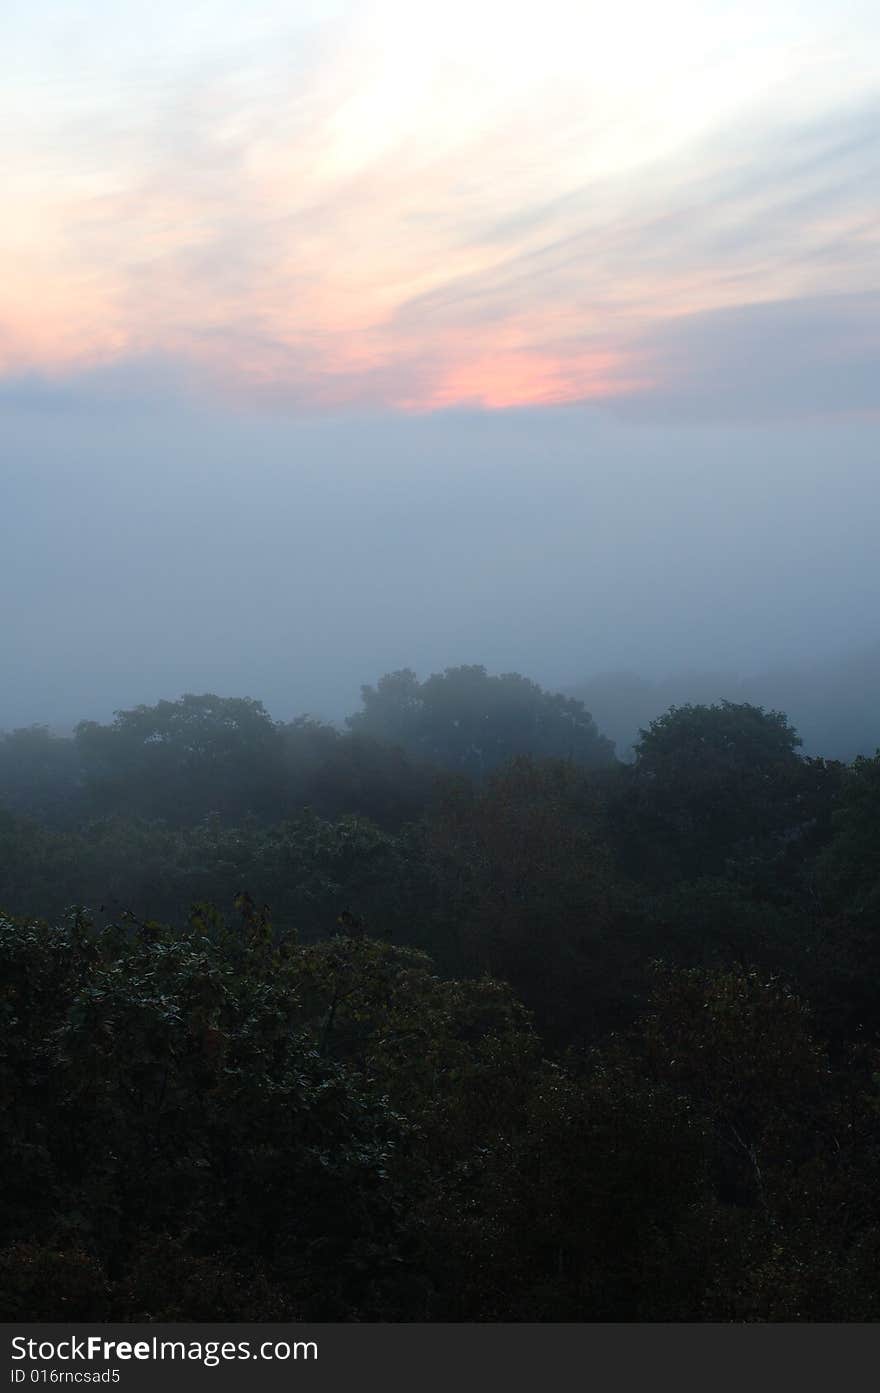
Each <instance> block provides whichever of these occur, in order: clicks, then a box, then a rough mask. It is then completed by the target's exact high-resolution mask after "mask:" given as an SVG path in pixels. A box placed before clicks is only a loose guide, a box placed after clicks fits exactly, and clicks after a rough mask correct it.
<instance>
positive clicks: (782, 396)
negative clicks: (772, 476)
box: [618, 293, 880, 423]
mask: <svg viewBox="0 0 880 1393" xmlns="http://www.w3.org/2000/svg"><path fill="white" fill-rule="evenodd" d="M634 352H635V353H636V354H637V355H641V356H642V357H643V358H644V360H645V376H646V377H647V376H649V375H650V374H651V373H652V372H653V373H654V374H655V375H656V381H657V385H656V387H654V388H653V389H651V390H647V391H644V392H642V393H640V394H639V395H638V396H635V397H633V398H632V399H630V400H628V401H625V402H623V403H618V409H619V410H620V411H621V412H622V414H624V415H628V416H630V417H631V418H633V419H641V420H652V421H657V420H658V419H667V418H668V419H676V418H683V419H693V420H699V419H702V420H707V421H708V420H714V421H725V420H727V421H732V422H741V423H747V422H752V421H756V420H766V419H773V418H791V417H801V418H810V417H817V416H823V415H827V416H834V415H846V414H851V415H860V414H866V415H874V416H876V415H878V414H880V293H875V294H872V295H845V296H828V297H824V298H823V297H817V298H814V299H804V300H791V301H777V302H774V303H770V304H758V305H743V306H736V307H733V308H729V309H723V310H711V311H708V312H705V313H702V314H696V315H688V316H686V317H684V318H681V319H676V320H672V321H670V322H668V323H665V324H662V325H660V326H658V327H657V328H656V329H654V330H653V331H651V332H650V333H649V334H647V335H646V336H645V337H644V338H643V339H642V341H641V342H640V343H639V344H638V345H635V346H634Z"/></svg>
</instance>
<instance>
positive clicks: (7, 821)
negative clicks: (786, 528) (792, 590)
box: [0, 666, 880, 1322]
mask: <svg viewBox="0 0 880 1393" xmlns="http://www.w3.org/2000/svg"><path fill="white" fill-rule="evenodd" d="M631 753H632V757H631V758H630V757H629V756H628V757H627V758H626V759H619V758H618V757H617V755H616V752H615V747H614V744H613V743H612V741H611V740H609V739H607V738H605V736H604V735H603V734H602V733H601V732H600V730H599V729H598V728H597V725H596V722H595V721H594V720H593V717H592V716H591V714H590V712H589V711H588V710H587V708H586V706H585V705H584V704H583V703H582V702H581V701H580V700H578V699H577V698H576V697H571V696H564V695H559V694H555V693H552V692H549V691H546V690H544V689H542V688H541V687H540V686H539V685H537V684H536V683H535V682H533V681H530V680H529V679H527V678H526V677H523V676H520V675H518V674H506V675H502V676H492V675H489V673H488V672H487V671H486V669H485V668H483V667H480V666H470V667H458V668H449V669H447V670H446V671H444V672H442V673H438V674H435V675H433V676H429V677H428V678H427V679H424V680H420V679H419V677H418V676H417V675H416V674H415V673H414V672H412V671H410V670H408V669H407V670H403V671H398V672H393V673H389V674H386V675H385V676H384V677H382V678H381V679H380V680H379V681H378V682H377V683H376V685H375V686H365V687H364V688H363V689H362V703H361V708H360V709H359V710H358V711H357V712H356V713H354V714H353V715H351V716H350V717H349V719H348V721H347V722H346V724H345V726H344V728H339V727H336V726H334V725H330V724H327V723H324V722H322V721H320V720H316V719H313V718H311V717H308V716H303V717H300V718H298V719H295V720H292V721H288V722H283V721H277V720H274V719H272V717H271V716H270V715H269V713H268V712H267V711H266V709H265V708H264V706H263V705H262V704H261V703H260V702H259V701H257V700H254V699H252V698H244V697H242V698H231V697H221V696H217V695H212V694H205V695H196V694H190V695H186V696H184V697H182V698H180V699H179V700H163V701H160V702H158V704H156V705H153V706H139V707H136V708H134V709H130V710H123V711H119V712H117V714H116V716H115V718H114V719H113V720H112V722H109V723H107V724H101V723H98V722H94V721H84V722H81V723H80V724H79V725H78V726H77V727H76V729H75V731H74V732H73V734H72V735H70V736H61V735H58V734H55V733H53V732H52V731H51V730H50V729H48V728H46V727H41V726H33V727H26V728H22V729H18V730H13V731H11V732H9V733H7V734H6V735H4V736H3V737H2V738H0V906H2V913H0V1096H2V1107H0V1118H2V1121H0V1148H2V1174H3V1175H4V1177H5V1183H4V1186H3V1189H2V1194H0V1308H2V1310H3V1311H4V1312H5V1319H7V1320H30V1321H37V1320H44V1321H49V1320H54V1321H57V1320H69V1321H99V1320H103V1321H206V1320H215V1321H248V1320H255V1321H274V1320H318V1321H406V1322H410V1321H468V1322H498V1321H517V1322H519V1321H539V1322H545V1321H651V1322H657V1321H673V1322H678V1321H715V1322H717V1321H720V1322H770V1321H798V1322H801V1321H873V1320H877V1319H880V1290H878V1284H877V1277H876V1273H877V1269H878V1262H880V1087H878V1085H880V993H878V987H877V983H878V980H880V934H878V931H877V930H878V913H880V753H878V754H876V755H874V756H872V757H869V756H866V755H861V756H858V757H857V758H855V759H854V760H852V761H851V762H848V763H846V762H843V761H837V760H831V759H825V758H820V757H818V756H806V755H804V754H803V752H802V745H801V740H800V737H799V734H798V732H797V730H796V729H795V728H794V726H793V725H792V723H791V721H790V720H789V718H788V717H787V715H785V714H784V713H782V712H780V711H777V710H767V709H764V708H762V707H761V706H757V705H753V704H751V703H749V702H745V701H722V700H719V701H717V702H711V703H705V704H691V703H684V704H681V705H673V706H671V707H670V708H669V709H668V710H667V711H666V712H665V713H664V714H662V715H660V716H659V717H658V718H656V719H654V720H652V721H650V723H649V724H648V725H647V726H646V727H645V728H643V729H641V731H640V733H639V736H638V739H637V740H636V741H635V744H634V746H633V750H632V752H631Z"/></svg>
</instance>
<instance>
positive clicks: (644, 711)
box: [567, 643, 880, 760]
mask: <svg viewBox="0 0 880 1393" xmlns="http://www.w3.org/2000/svg"><path fill="white" fill-rule="evenodd" d="M567 695H569V696H574V697H577V698H579V699H580V700H581V701H583V702H584V703H585V704H586V706H587V709H588V710H589V711H590V712H591V713H592V715H593V718H594V720H595V721H596V724H597V725H598V727H599V729H600V730H601V731H602V733H603V735H607V736H609V737H610V738H611V739H612V740H614V742H615V744H616V746H617V754H618V756H619V757H620V758H621V759H629V758H631V754H632V745H633V742H634V741H635V740H637V739H638V732H639V729H640V727H646V726H647V725H648V724H649V723H650V722H651V721H652V720H654V719H655V717H657V716H659V715H661V714H662V712H664V711H666V710H667V709H668V708H669V707H670V706H672V705H673V704H674V705H677V706H681V705H684V704H685V703H686V702H713V701H719V700H721V699H722V698H726V699H727V700H729V701H749V702H753V703H754V704H755V705H757V706H764V707H766V708H768V709H770V708H775V709H777V710H780V711H784V712H785V713H786V714H787V715H788V716H789V717H790V718H791V720H792V722H793V724H794V725H795V726H796V727H797V730H798V732H799V733H800V735H801V737H802V739H803V742H804V744H803V752H804V753H805V754H809V755H824V756H825V757H826V758H827V759H842V760H850V759H853V758H854V757H855V756H856V755H859V754H864V755H872V754H874V753H875V751H876V750H877V749H878V748H880V643H877V644H874V645H872V646H871V647H870V648H866V649H861V650H859V651H857V652H855V653H848V654H845V655H843V656H838V657H837V658H834V659H824V660H823V661H821V662H816V663H812V664H805V665H803V666H801V667H794V666H792V667H787V668H777V669H773V670H771V671H768V672H764V673H758V674H755V675H754V676H751V677H741V676H739V674H737V673H731V672H699V671H692V672H679V673H674V674H672V675H671V676H669V677H666V678H663V679H662V680H660V681H650V680H648V679H646V678H643V677H639V676H638V675H637V674H636V673H632V672H608V673H600V674H598V675H597V676H595V677H591V678H590V679H588V680H587V681H584V682H580V683H578V684H577V685H576V686H574V687H571V688H570V689H569V690H568V693H567Z"/></svg>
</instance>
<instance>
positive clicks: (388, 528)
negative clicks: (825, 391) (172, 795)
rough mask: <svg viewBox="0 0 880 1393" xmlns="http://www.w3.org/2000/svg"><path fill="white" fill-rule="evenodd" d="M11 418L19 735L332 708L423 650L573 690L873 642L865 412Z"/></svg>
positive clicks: (25, 410)
mask: <svg viewBox="0 0 880 1393" xmlns="http://www.w3.org/2000/svg"><path fill="white" fill-rule="evenodd" d="M3 407H4V436H3V444H2V460H0V468H2V489H3V509H2V518H0V529H2V553H0V554H2V578H3V587H2V601H0V603H2V607H3V656H4V671H5V680H4V683H3V688H2V694H0V727H3V728H7V729H9V728H12V727H14V726H17V725H22V724H29V723H31V722H37V721H39V722H48V723H51V724H54V725H58V726H63V725H65V724H70V723H72V722H74V721H76V720H78V719H80V718H83V717H92V718H96V719H106V718H107V717H108V716H109V715H110V713H112V711H113V710H115V709H117V708H120V707H126V706H130V705H133V704H136V703H139V702H152V701H154V700H156V699H157V698H159V697H161V696H165V697H174V696H177V695H179V694H180V693H182V692H184V691H193V690H194V691H205V690H214V691H216V692H218V693H220V694H240V695H252V696H256V697H259V698H261V699H263V700H264V701H265V703H266V705H267V706H268V707H269V709H270V710H271V711H272V713H273V714H274V715H276V716H278V717H281V718H287V717H290V716H291V715H293V714H295V713H299V712H303V711H311V712H312V713H315V714H319V715H322V716H325V717H329V718H332V719H338V718H341V717H342V716H343V715H345V714H346V713H347V712H349V711H352V710H353V709H355V707H356V706H357V704H358V692H359V687H360V684H361V683H362V682H367V681H373V680H374V679H375V678H376V677H377V676H378V675H379V674H381V673H383V672H385V671H388V670H393V669H396V668H400V667H403V666H409V667H413V668H415V669H416V670H417V671H418V672H419V673H420V674H421V675H423V676H424V675H427V674H428V673H429V672H432V671H437V670H440V669H442V668H443V667H445V666H447V665H450V664H458V663H483V664H485V665H486V666H487V667H488V668H489V669H490V670H491V671H510V670H517V671H521V672H524V673H526V674H527V675H529V676H531V677H533V678H535V679H536V680H538V681H540V682H542V683H543V684H545V685H550V686H555V687H565V688H571V687H572V686H574V685H575V684H577V683H579V682H582V681H584V680H588V679H590V678H594V677H596V675H598V674H600V673H603V672H607V671H621V670H628V671H633V672H637V673H638V674H640V675H641V676H642V677H643V678H645V679H648V680H657V679H660V678H663V677H664V676H665V675H666V674H668V673H670V672H673V671H677V670H681V669H688V668H690V669H694V668H696V669H699V670H701V671H703V672H705V671H707V670H711V671H718V670H721V671H723V672H724V673H732V674H740V675H747V674H750V673H756V672H760V671H764V670H767V669H774V668H779V667H786V666H789V667H790V666H792V665H794V666H800V665H803V664H809V663H812V662H815V661H818V660H822V659H823V658H826V657H828V656H830V655H833V654H836V653H839V652H841V651H844V650H845V649H847V648H849V647H859V646H865V645H869V644H871V643H872V642H873V641H875V640H876V638H877V636H878V634H877V625H876V612H877V600H878V581H880V574H878V563H877V548H876V538H877V536H878V534H880V516H878V514H880V507H878V504H880V483H878V472H877V464H878V458H877V454H878V451H877V432H876V425H875V424H874V423H872V422H871V421H870V420H866V421H862V422H860V421H857V420H856V421H851V422H850V423H848V424H842V423H841V421H840V419H839V418H838V419H837V420H836V421H834V422H830V423H828V424H822V423H801V424H798V425H787V424H782V423H777V424H766V425H762V426H760V427H751V428H746V427H736V426H731V425H730V423H729V422H726V423H724V425H723V426H717V427H716V426H712V427H708V426H696V425H692V424H691V425H687V426H680V425H676V426H658V425H657V424H650V425H649V424H632V423H621V422H620V421H619V420H614V419H613V418H611V417H609V416H604V415H602V414H599V413H597V412H594V411H586V410H581V409H557V410H542V411H522V410H521V411H515V412H496V413H485V414H477V413H474V414H452V413H449V414H439V415H438V414H435V415H431V416H424V417H411V418H405V417H404V418H397V419H394V420H390V419H387V418H376V417H372V418H364V419H360V420H353V419H347V420H326V419H325V420H322V421H314V420H313V421H302V420H300V421H293V420H291V419H290V418H288V417H284V416H282V415H271V414H264V415H255V414H253V413H251V414H243V413H242V414H235V413H233V412H231V411H230V412H228V413H226V414H225V415H224V414H218V412H217V411H216V408H212V410H211V413H210V414H208V413H207V412H205V413H202V412H200V411H199V410H198V409H197V408H196V407H193V406H192V405H186V404H184V403H183V402H182V401H181V400H180V399H179V398H176V397H175V396H174V395H173V394H168V393H164V392H163V391H161V390H152V389H151V392H150V393H149V394H147V393H145V392H141V394H140V396H139V397H137V399H133V398H132V396H131V394H127V395H126V397H125V400H124V401H122V400H121V399H120V400H119V402H118V404H117V405H116V406H114V404H113V402H112V401H108V400H107V399H106V398H105V399H103V400H102V401H101V402H100V409H97V408H96V404H95V403H90V401H89V399H88V398H87V397H86V396H82V397H80V396H77V395H75V394H73V395H64V394H60V395H56V396H53V395H52V393H51V392H50V391H48V390H47V389H44V388H42V387H36V386H34V387H33V388H31V387H29V386H28V385H27V384H25V385H24V386H22V387H20V388H19V389H18V390H17V391H16V392H7V393H6V395H5V400H4V403H3ZM723 694H724V693H719V695H723ZM611 733H614V732H613V731H612V732H611Z"/></svg>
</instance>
